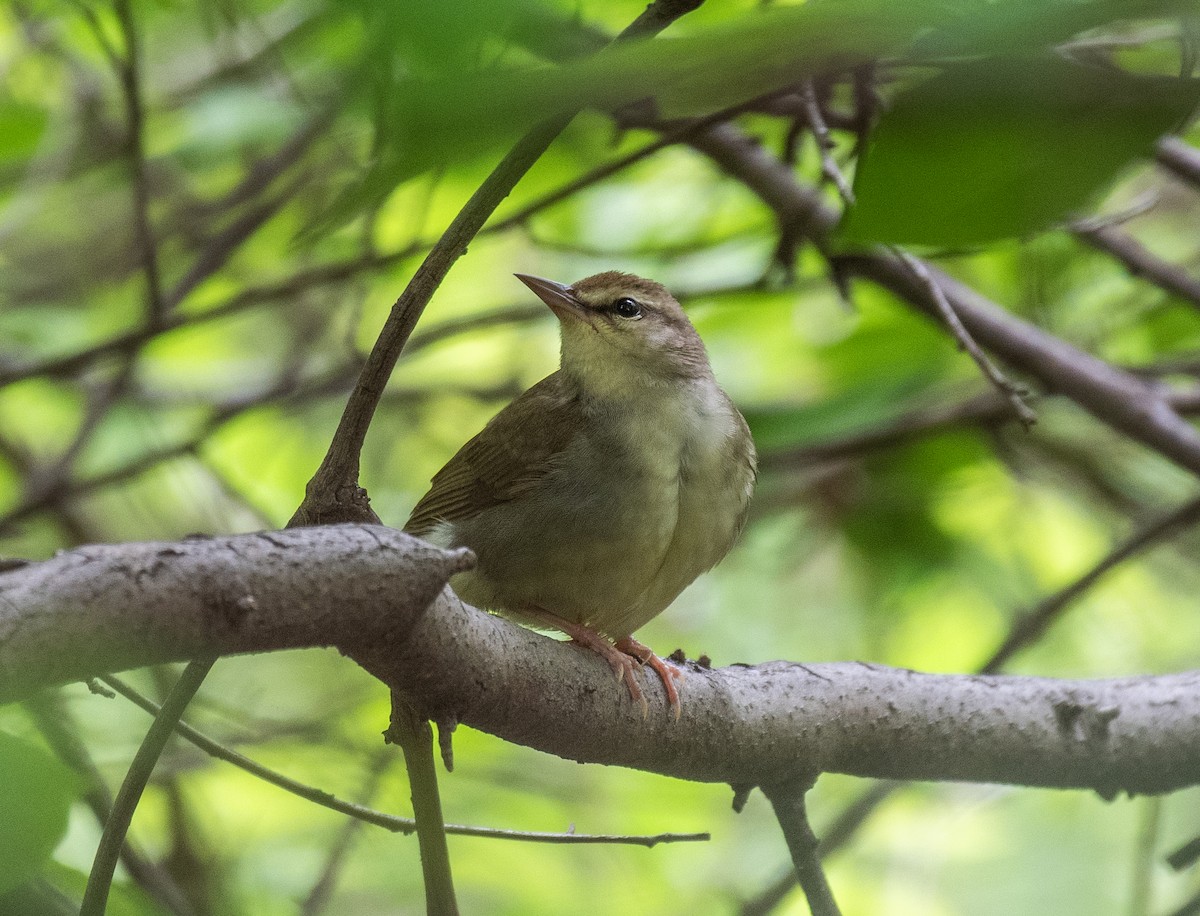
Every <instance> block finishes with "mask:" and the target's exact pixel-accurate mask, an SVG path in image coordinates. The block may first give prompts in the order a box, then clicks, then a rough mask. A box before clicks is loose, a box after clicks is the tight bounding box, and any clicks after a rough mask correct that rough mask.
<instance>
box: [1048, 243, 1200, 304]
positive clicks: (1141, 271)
mask: <svg viewBox="0 0 1200 916" xmlns="http://www.w3.org/2000/svg"><path fill="white" fill-rule="evenodd" d="M1072 229H1073V231H1074V233H1075V237H1076V238H1078V239H1081V240H1082V241H1084V242H1086V243H1087V244H1089V245H1091V246H1092V247H1093V248H1096V249H1098V250H1100V251H1103V252H1104V253H1105V254H1109V255H1112V256H1113V257H1114V258H1116V259H1117V260H1118V261H1120V262H1121V263H1122V264H1123V265H1124V266H1125V268H1126V269H1127V270H1128V271H1129V272H1130V273H1131V274H1133V276H1135V277H1144V278H1145V279H1146V280H1148V281H1149V282H1151V283H1153V284H1154V285H1155V286H1157V287H1159V288H1160V289H1162V290H1164V291H1165V292H1168V293H1172V294H1173V295H1176V296H1178V297H1179V298H1180V299H1182V300H1183V301H1185V302H1187V303H1188V304H1189V305H1191V306H1192V307H1193V308H1200V280H1198V279H1196V278H1194V277H1192V276H1191V275H1190V274H1188V272H1187V271H1186V270H1184V269H1183V268H1182V267H1179V266H1178V265H1176V264H1172V263H1170V262H1169V261H1164V260H1163V259H1162V258H1159V257H1157V256H1156V255H1154V254H1151V253H1150V251H1148V250H1147V249H1146V248H1145V247H1144V246H1143V245H1142V244H1141V243H1140V242H1138V240H1137V239H1135V238H1134V237H1133V236H1132V235H1130V234H1129V233H1127V232H1122V231H1121V230H1120V229H1118V228H1116V227H1115V226H1088V225H1081V224H1078V223H1077V224H1075V225H1074V226H1073V227H1072Z"/></svg>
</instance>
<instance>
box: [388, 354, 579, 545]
mask: <svg viewBox="0 0 1200 916" xmlns="http://www.w3.org/2000/svg"><path fill="white" fill-rule="evenodd" d="M577 403H578V402H577V399H576V396H575V394H574V393H573V392H571V391H569V390H568V388H567V386H564V385H563V383H562V380H561V378H560V377H559V373H557V372H555V373H554V374H553V375H550V376H547V377H546V378H544V379H542V380H541V381H540V382H538V383H537V384H536V385H534V386H533V387H532V388H530V389H529V390H528V391H526V392H525V393H524V394H523V395H521V396H520V397H519V398H517V399H516V400H515V401H513V402H512V403H511V404H509V405H508V406H507V407H505V408H504V409H503V410H502V411H500V413H498V414H496V416H495V417H493V418H492V419H491V421H490V422H489V423H488V425H487V426H485V427H484V428H483V430H482V431H481V432H480V433H479V434H478V435H477V436H475V438H474V439H472V440H471V441H470V442H468V443H467V444H466V445H464V446H463V447H462V448H461V449H459V450H458V453H457V454H456V455H455V456H454V457H453V458H451V459H450V461H449V462H447V464H446V466H445V467H444V468H442V469H441V470H440V471H438V472H437V474H435V475H434V478H433V482H432V485H431V486H430V488H429V492H428V493H426V494H425V495H424V496H423V497H422V498H421V501H420V502H418V503H417V505H416V507H415V508H414V509H413V511H412V515H411V516H410V517H409V519H408V522H407V523H406V524H405V526H404V530H405V531H407V532H408V533H409V534H415V535H416V536H417V537H423V536H426V535H428V534H429V533H430V532H431V531H432V530H433V529H434V528H435V527H436V526H437V525H438V523H439V522H455V521H458V520H461V519H465V518H470V517H471V516H474V515H476V514H478V513H479V512H482V511H483V510H484V509H488V508H490V507H492V506H495V505H498V504H500V503H503V502H507V501H509V500H511V499H515V498H516V497H518V496H521V495H522V494H523V493H527V492H529V490H530V489H532V488H533V487H534V485H535V484H536V483H537V482H538V481H539V480H540V479H541V478H542V477H543V476H544V475H545V474H546V472H547V470H548V469H549V468H550V467H551V460H552V459H553V458H554V456H555V455H557V454H559V453H560V452H562V451H563V450H564V449H565V448H566V447H567V445H568V444H569V443H570V441H571V439H572V437H573V436H574V435H575V434H576V433H577V432H578V420H579V417H578V406H577Z"/></svg>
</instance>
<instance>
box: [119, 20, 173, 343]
mask: <svg viewBox="0 0 1200 916" xmlns="http://www.w3.org/2000/svg"><path fill="white" fill-rule="evenodd" d="M114 8H115V9H116V13H117V20H118V21H119V22H120V24H121V33H122V37H123V39H124V41H125V54H124V57H123V59H122V61H121V66H120V68H119V76H120V78H121V91H122V95H123V97H124V99H125V120H126V130H127V138H126V144H127V149H128V156H129V172H130V177H131V179H132V181H131V184H132V187H133V226H134V232H135V239H136V243H137V247H138V250H139V253H140V255H141V262H142V268H143V270H145V272H146V300H147V302H146V307H147V313H146V324H147V325H148V326H151V327H154V326H156V325H158V324H159V322H161V321H162V319H163V316H164V315H165V314H166V310H167V304H166V300H165V299H164V297H163V287H162V276H161V274H160V272H159V265H158V242H157V240H156V239H155V237H154V229H153V227H152V225H151V223H150V182H149V178H148V176H147V174H146V148H145V138H144V136H143V134H144V131H145V124H146V112H145V108H144V106H143V103H142V87H141V48H140V38H139V36H138V32H137V25H136V23H135V22H134V19H133V11H132V10H131V8H130V2H129V0H115V3H114Z"/></svg>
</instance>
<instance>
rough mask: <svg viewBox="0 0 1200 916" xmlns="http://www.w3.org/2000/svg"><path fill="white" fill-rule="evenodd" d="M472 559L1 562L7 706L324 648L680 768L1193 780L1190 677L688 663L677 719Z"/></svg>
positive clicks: (340, 529) (363, 535) (258, 551)
mask: <svg viewBox="0 0 1200 916" xmlns="http://www.w3.org/2000/svg"><path fill="white" fill-rule="evenodd" d="M469 562H470V556H469V554H467V553H465V552H461V551H460V552H448V551H442V550H439V549H437V548H434V547H432V546H430V545H427V544H424V543H423V542H421V541H418V540H416V539H413V538H410V537H408V536H407V535H404V534H403V533H401V532H399V531H394V530H392V529H388V528H383V527H380V526H358V525H347V526H334V527H326V528H306V529H294V530H289V531H282V532H266V533H260V534H251V535H238V536H235V537H226V538H211V539H203V540H185V541H180V542H176V543H150V544H124V545H116V546H104V547H85V548H81V549H79V550H74V551H69V552H66V553H63V554H60V555H58V556H56V557H55V558H54V559H51V560H47V561H45V562H43V563H36V564H30V565H28V566H23V567H19V568H16V569H10V570H9V571H7V572H4V573H0V701H11V700H14V699H20V698H22V697H25V696H29V695H31V694H32V693H33V692H35V691H36V690H37V689H39V688H41V687H48V686H51V685H53V684H57V683H61V682H64V681H68V680H77V679H83V678H87V677H91V676H94V675H98V674H102V673H105V672H109V671H114V670H119V669H122V668H128V667H134V666H140V665H147V664H153V663H158V662H165V661H173V660H183V659H188V658H196V657H203V656H208V655H212V654H233V653H240V652H257V651H270V650H277V649H282V648H298V647H302V646H336V647H337V648H339V649H340V650H341V651H342V652H344V653H345V654H347V655H349V656H351V657H352V658H354V659H355V660H356V661H358V662H359V663H360V664H361V665H363V666H364V667H365V668H366V669H367V670H369V671H370V672H371V673H372V674H374V675H375V676H376V677H378V678H380V680H382V681H384V683H386V684H387V685H388V686H389V687H391V688H394V689H399V690H403V691H405V692H406V693H407V695H408V696H409V697H411V698H413V700H414V702H416V703H418V704H419V706H420V710H419V711H420V713H421V714H423V715H426V716H429V717H432V718H435V719H437V720H439V721H454V720H457V721H460V722H462V723H464V724H467V725H470V726H472V727H475V728H479V729H481V730H483V731H487V732H490V733H492V734H495V735H497V736H499V737H501V738H504V739H506V740H510V741H514V742H516V743H519V744H524V745H528V746H530V747H533V748H537V749H539V750H542V751H546V752H548V753H553V754H557V755H559V756H562V757H566V758H569V759H574V760H579V761H586V762H592V763H605V764H613V765H619V766H628V767H634V768H637V769H642V770H647V771H650V772H655V773H661V774H664V775H668V776H675V777H678V778H682V779H691V780H699V781H706V782H726V783H732V784H737V785H761V784H780V783H786V782H788V781H789V780H792V779H794V778H796V776H797V774H805V773H808V774H811V773H816V772H838V773H848V774H852V775H857V776H872V777H878V778H887V779H918V780H965V781H972V782H1004V783H1013V784H1019V785H1028V786H1053V787H1060V788H1067V787H1074V788H1091V789H1095V790H1096V791H1098V792H1100V793H1101V794H1103V795H1105V796H1111V795H1113V794H1115V793H1117V792H1119V791H1127V792H1165V791H1170V790H1173V789H1178V788H1181V787H1184V786H1188V785H1194V784H1197V783H1200V672H1186V673H1181V674H1173V675H1164V676H1158V677H1134V678H1116V679H1107V680H1056V679H1052V678H1033V677H1004V676H986V677H985V676H971V675H933V674H920V673H917V672H913V671H907V670H902V669H896V668H887V667H883V666H877V665H866V664H861V663H836V664H820V665H801V664H798V663H795V662H786V661H777V662H768V663H766V664H760V665H753V666H750V665H731V666H730V667H727V668H722V669H717V670H706V669H703V668H701V667H699V666H698V665H694V664H689V665H687V666H686V677H685V679H684V681H683V684H682V689H681V694H682V699H683V715H682V718H681V719H680V721H679V722H674V721H673V719H672V717H671V715H670V714H669V711H668V709H667V704H666V701H665V698H664V697H663V696H662V695H661V690H660V689H659V688H658V687H657V685H656V684H655V683H653V679H648V682H647V684H648V687H647V695H648V699H649V700H650V715H649V717H648V718H645V719H643V717H642V715H641V711H640V709H639V708H638V707H637V706H635V705H634V704H633V703H632V702H631V701H630V699H629V696H628V691H626V690H625V689H624V688H623V686H622V685H618V684H616V683H614V682H613V679H612V673H611V671H609V669H608V667H607V666H606V665H605V664H604V662H603V661H602V660H600V659H599V658H596V657H594V656H593V655H591V654H588V653H584V652H580V651H579V650H577V649H576V648H575V647H573V646H570V645H566V644H563V643H560V642H557V641H555V640H552V639H549V638H547V637H545V636H541V635H539V634H537V633H533V632H531V631H529V630H526V629H523V628H522V627H519V626H516V625H515V624H512V623H510V622H508V621H506V620H503V619H501V618H498V617H494V616H492V615H489V614H485V613H483V612H481V611H478V610H476V609H475V608H471V607H469V606H466V605H463V604H462V602H460V601H459V600H458V599H457V598H456V597H455V596H454V594H453V593H452V592H450V591H449V590H443V584H444V583H445V581H446V580H447V579H448V578H449V576H450V575H452V574H453V573H454V572H456V571H459V570H461V569H464V568H465V567H466V565H467V564H468V563H469ZM431 602H432V603H431Z"/></svg>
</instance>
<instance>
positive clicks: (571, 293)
mask: <svg viewBox="0 0 1200 916" xmlns="http://www.w3.org/2000/svg"><path fill="white" fill-rule="evenodd" d="M516 276H517V279H519V280H520V281H521V282H522V283H524V284H525V285H526V286H528V287H529V288H530V289H531V290H533V291H534V292H535V293H536V294H537V296H538V298H540V299H541V300H542V301H543V302H545V303H546V305H548V306H550V309H551V310H552V311H553V312H554V314H555V315H557V316H558V319H559V324H560V326H561V328H562V367H563V371H564V372H567V373H569V374H571V375H573V376H574V377H576V378H577V379H578V380H579V381H580V382H581V383H583V384H584V385H590V386H593V387H603V388H610V387H613V386H621V385H623V386H626V387H628V386H635V385H637V384H639V383H640V384H642V385H647V384H648V385H654V384H668V383H671V382H672V381H676V380H679V379H687V378H699V377H705V376H708V375H710V374H711V369H710V368H709V364H708V356H707V354H706V353H705V351H704V344H703V342H702V341H701V340H700V335H699V334H697V333H696V329H695V328H693V327H692V323H691V322H690V321H688V318H687V315H685V314H684V312H683V309H682V308H681V307H680V305H679V303H678V302H677V301H676V300H675V297H674V296H672V295H671V294H670V293H669V292H668V291H667V289H666V287H664V286H663V285H662V284H661V283H655V282H654V281H653V280H645V279H643V278H642V277H636V276H634V275H633V274H626V273H620V272H619V271H615V270H610V271H606V272H605V273H601V274H596V275H595V276H591V277H587V278H586V279H583V280H580V281H578V282H577V283H573V284H572V285H570V286H565V285H563V284H562V283H555V282H554V281H553V280H543V279H542V278H540V277H530V276H527V275H525V274H517V275H516Z"/></svg>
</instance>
